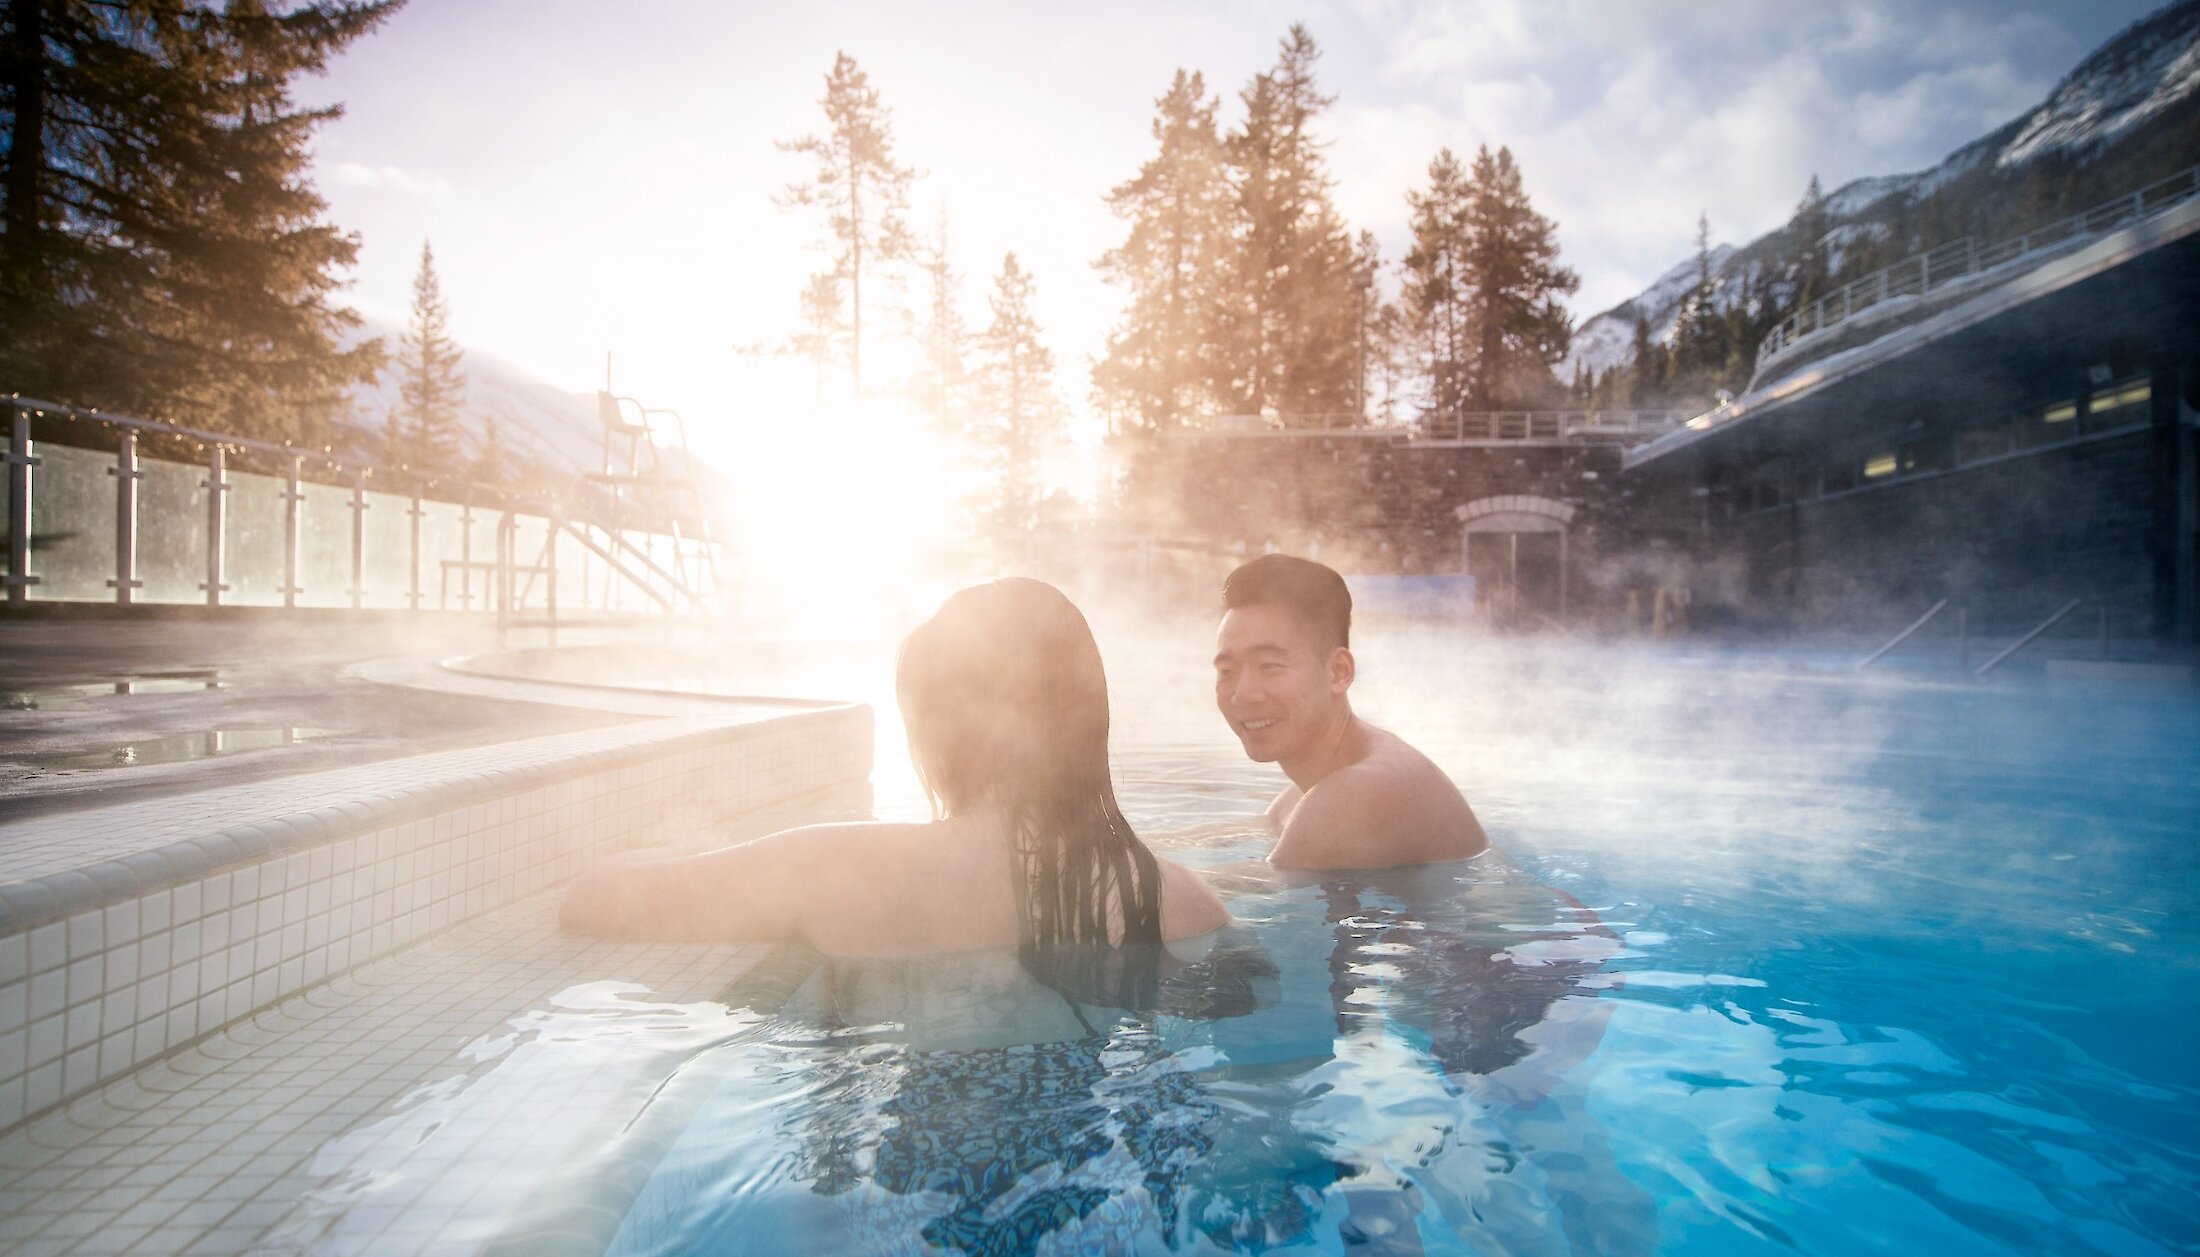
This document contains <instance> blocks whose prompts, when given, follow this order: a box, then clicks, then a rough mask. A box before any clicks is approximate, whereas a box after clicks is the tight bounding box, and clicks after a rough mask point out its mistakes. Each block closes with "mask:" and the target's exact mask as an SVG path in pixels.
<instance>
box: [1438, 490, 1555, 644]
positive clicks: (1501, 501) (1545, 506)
mask: <svg viewBox="0 0 2200 1257" xmlns="http://www.w3.org/2000/svg"><path fill="white" fill-rule="evenodd" d="M1574 509H1575V508H1574V507H1572V506H1570V505H1568V504H1566V503H1564V502H1560V501H1558V500H1557V499H1555V498H1546V497H1538V496H1536V495H1534V494H1532V493H1508V494H1501V495H1499V496H1497V497H1488V498H1480V499H1477V500H1475V501H1472V502H1469V503H1467V504H1466V505H1464V506H1462V507H1460V508H1459V509H1458V512H1457V514H1458V517H1459V524H1460V533H1459V566H1460V568H1461V569H1462V570H1464V571H1465V572H1467V573H1468V574H1470V575H1471V574H1473V573H1474V571H1475V557H1476V556H1475V551H1476V545H1475V538H1476V536H1477V535H1478V534H1479V535H1480V536H1481V537H1483V538H1484V540H1483V542H1482V546H1483V547H1484V550H1483V560H1484V565H1485V566H1488V564H1489V561H1490V558H1491V556H1490V554H1489V551H1488V549H1487V548H1488V547H1491V546H1495V547H1498V548H1499V549H1498V560H1497V561H1498V564H1499V567H1498V571H1499V572H1500V573H1501V574H1502V577H1503V581H1504V585H1503V587H1504V588H1505V589H1506V590H1507V597H1508V598H1510V599H1511V600H1513V602H1514V603H1515V604H1517V602H1518V600H1519V597H1520V588H1521V581H1520V572H1521V566H1520V560H1521V538H1522V537H1531V538H1534V539H1535V540H1534V541H1533V542H1531V543H1530V546H1531V549H1532V548H1535V547H1536V546H1537V544H1538V543H1540V542H1541V541H1542V540H1543V538H1545V537H1554V535H1555V537H1554V539H1555V541H1556V543H1557V551H1558V555H1557V558H1558V571H1557V592H1558V598H1557V607H1556V610H1557V612H1558V620H1559V621H1560V622H1561V623H1563V622H1564V621H1565V619H1566V532H1567V529H1568V528H1570V527H1571V526H1572V524H1573V520H1574ZM1479 597H1480V595H1479V593H1478V594H1477V598H1478V599H1479Z"/></svg>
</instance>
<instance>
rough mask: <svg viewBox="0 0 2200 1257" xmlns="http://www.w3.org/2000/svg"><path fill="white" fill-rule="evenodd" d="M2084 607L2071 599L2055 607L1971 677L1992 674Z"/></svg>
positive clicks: (2104, 637) (2104, 645) (2104, 628)
mask: <svg viewBox="0 0 2200 1257" xmlns="http://www.w3.org/2000/svg"><path fill="white" fill-rule="evenodd" d="M2084 605H2085V599H2083V598H2072V599H2071V600H2070V601H2068V602H2066V603H2064V604H2062V606H2060V607H2057V608H2056V609H2055V614H2053V615H2051V616H2048V617H2047V618H2046V619H2044V620H2042V621H2040V622H2039V624H2038V625H2037V626H2036V627H2035V628H2033V630H2032V631H2031V632H2029V633H2026V634H2025V635H2024V636H2022V637H2020V638H2018V639H2017V640H2015V641H2013V642H2011V643H2010V644H2009V645H2008V646H2007V647H2006V648H2004V649H2003V650H2002V651H2001V653H1999V654H1997V655H1995V656H1994V657H1993V658H1991V659H1989V660H1987V661H1986V662H1985V663H1982V664H1980V665H1979V666H1978V667H1977V668H1975V669H1973V670H1972V672H1971V675H1972V676H1975V677H1982V676H1985V675H1986V674H1987V673H1989V672H1992V671H1993V670H1994V669H1995V668H1998V667H2000V666H2001V664H2002V661H2003V660H2005V659H2007V658H2009V657H2010V656H2011V655H2014V654H2016V653H2017V652H2018V651H2020V650H2023V649H2024V648H2025V647H2027V646H2029V645H2031V644H2032V643H2033V642H2034V641H2036V640H2038V638H2039V636H2040V634H2042V633H2045V632H2046V631H2047V630H2049V629H2051V628H2053V627H2055V626H2056V625H2058V624H2060V623H2062V622H2063V617H2065V616H2067V615H2069V614H2070V613H2071V612H2073V611H2075V610H2077V609H2078V608H2079V607H2082V606H2084ZM2101 653H2102V654H2104V655H2105V654H2107V653H2108V607H2107V605H2106V604H2105V603H2104V604H2103V605H2102V607H2101Z"/></svg>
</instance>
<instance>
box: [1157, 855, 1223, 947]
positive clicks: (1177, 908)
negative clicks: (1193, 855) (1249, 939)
mask: <svg viewBox="0 0 2200 1257" xmlns="http://www.w3.org/2000/svg"><path fill="white" fill-rule="evenodd" d="M1155 862H1156V863H1157V864H1158V865H1159V866H1160V869H1161V937H1162V938H1164V939H1169V940H1172V941H1173V940H1175V939H1180V938H1190V937H1192V936H1194V935H1197V934H1205V933H1206V932H1207V931H1209V930H1218V929H1221V928H1222V927H1223V926H1224V925H1226V924H1228V923H1229V920H1230V910H1229V909H1228V908H1225V907H1223V906H1222V897H1221V896H1220V895H1217V894H1216V893H1215V889H1214V887H1212V886H1209V885H1208V884H1207V883H1206V881H1205V880H1203V879H1202V878H1201V877H1200V876H1199V875H1198V874H1197V873H1194V872H1192V871H1191V870H1190V869H1188V868H1185V867H1184V866H1183V865H1181V864H1178V863H1177V862H1176V861H1174V860H1170V859H1164V858H1161V857H1156V858H1155Z"/></svg>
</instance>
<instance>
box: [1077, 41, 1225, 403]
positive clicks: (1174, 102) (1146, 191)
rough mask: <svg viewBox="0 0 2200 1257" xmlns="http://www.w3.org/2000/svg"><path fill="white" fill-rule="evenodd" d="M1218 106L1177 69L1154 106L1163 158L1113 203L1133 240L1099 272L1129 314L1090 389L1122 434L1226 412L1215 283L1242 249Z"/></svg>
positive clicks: (1114, 195)
mask: <svg viewBox="0 0 2200 1257" xmlns="http://www.w3.org/2000/svg"><path fill="white" fill-rule="evenodd" d="M1218 104H1219V102H1218V101H1217V100H1216V99H1215V98H1213V97H1211V96H1209V95H1208V94H1207V85H1206V80H1205V79H1204V78H1202V77H1201V76H1200V75H1199V74H1198V73H1197V72H1191V73H1187V72H1186V71H1183V70H1178V71H1177V72H1176V78H1175V79H1174V80H1173V81H1172V82H1171V83H1170V84H1169V90H1168V91H1167V92H1166V93H1164V94H1163V95H1162V96H1161V98H1160V99H1159V100H1157V101H1156V102H1155V110H1154V119H1153V125H1152V133H1153V138H1154V141H1155V143H1156V145H1157V151H1156V152H1155V153H1154V155H1153V156H1152V157H1151V158H1149V159H1147V161H1146V163H1145V164H1144V165H1143V166H1141V167H1139V170H1138V174H1137V175H1136V176H1135V177H1133V178H1131V179H1129V180H1127V181H1125V182H1123V183H1120V184H1117V185H1116V186H1115V187H1114V188H1113V189H1111V190H1110V191H1109V192H1108V208H1109V209H1110V210H1113V211H1114V212H1115V215H1116V216H1117V217H1118V218H1121V219H1124V220H1125V221H1127V222H1128V223H1129V224H1130V231H1129V234H1128V235H1127V236H1126V237H1125V238H1124V241H1123V243H1122V244H1120V245H1117V246H1116V247H1115V248H1113V249H1110V250H1108V252H1107V253H1105V254H1103V255H1102V256H1101V258H1100V260H1099V262H1098V263H1096V266H1097V267H1098V269H1099V271H1100V273H1101V274H1102V275H1103V276H1105V277H1106V278H1108V279H1109V280H1111V281H1113V282H1115V283H1117V284H1120V285H1122V286H1123V287H1124V288H1126V289H1128V290H1129V292H1130V305H1129V307H1128V309H1126V310H1125V311H1124V315H1123V320H1122V322H1121V323H1120V324H1118V325H1117V327H1116V329H1115V330H1114V331H1113V332H1111V333H1109V336H1108V343H1107V351H1106V353H1105V354H1104V355H1103V356H1102V357H1101V359H1100V360H1099V361H1098V362H1097V363H1095V364H1094V365H1093V370H1092V379H1093V390H1094V393H1095V394H1096V396H1097V398H1098V400H1099V403H1100V405H1101V408H1102V409H1103V410H1104V411H1105V412H1106V413H1107V414H1108V415H1109V417H1110V419H1111V421H1112V422H1114V423H1115V424H1116V425H1117V426H1119V427H1120V426H1132V427H1141V428H1148V429H1157V430H1158V429H1163V428H1174V427H1183V426H1187V425H1189V424H1192V423H1195V422H1196V421H1197V420H1198V419H1200V418H1202V417H1204V416H1207V415H1211V414H1214V413H1216V412H1217V411H1219V410H1220V409H1222V408H1223V406H1224V405H1225V404H1226V403H1225V397H1224V393H1223V390H1222V389H1221V388H1220V387H1219V386H1218V380H1217V370H1218V366H1217V362H1216V354H1215V348H1216V339H1217V335H1218V327H1219V318H1218V312H1219V311H1220V309H1221V306H1222V301H1223V298H1222V295H1221V293H1220V292H1218V281H1220V280H1222V279H1223V278H1224V277H1225V276H1227V275H1228V273H1229V271H1230V269H1231V267H1232V265H1233V261H1232V255H1233V252H1234V245H1233V242H1232V240H1231V239H1230V225H1231V212H1232V205H1231V192H1230V187H1229V183H1228V181H1227V179H1226V176H1225V171H1224V167H1223V151H1222V139H1221V136H1220V135H1219V134H1218V132H1217V130H1216V126H1215V110H1216V108H1217V106H1218Z"/></svg>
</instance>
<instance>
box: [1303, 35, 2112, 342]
mask: <svg viewBox="0 0 2200 1257" xmlns="http://www.w3.org/2000/svg"><path fill="white" fill-rule="evenodd" d="M1356 12H1357V13H1358V15H1359V16H1360V17H1361V18H1362V19H1363V20H1365V21H1367V22H1368V24H1369V25H1370V26H1372V27H1373V28H1375V30H1376V31H1377V32H1379V34H1380V37H1381V39H1382V41H1383V42H1382V52H1381V54H1380V57H1379V60H1378V62H1377V64H1376V65H1375V66H1374V67H1373V74H1374V78H1375V80H1376V82H1377V84H1379V85H1380V90H1381V94H1382V95H1383V96H1384V97H1385V98H1386V99H1385V100H1383V101H1382V102H1381V103H1379V104H1374V105H1369V106H1365V107H1362V108H1359V109H1356V110H1353V111H1351V112H1350V113H1347V114H1345V115H1344V116H1343V117H1342V118H1341V119H1340V128H1339V129H1340V131H1342V132H1344V133H1345V134H1346V136H1347V138H1348V139H1349V138H1350V137H1352V136H1367V137H1374V136H1381V135H1390V136H1394V137H1396V138H1395V140H1394V141H1393V143H1401V144H1407V145H1412V146H1415V148H1416V151H1412V152H1409V153H1406V154H1401V155H1398V157H1397V160H1394V161H1389V162H1386V163H1383V166H1384V169H1383V170H1382V171H1381V172H1380V174H1378V171H1377V170H1376V169H1375V167H1376V165H1377V163H1375V162H1373V161H1368V160H1359V161H1357V162H1356V163H1355V167H1354V168H1353V169H1352V170H1351V171H1349V172H1346V173H1349V174H1350V175H1352V176H1354V177H1359V176H1362V175H1363V174H1364V175H1365V176H1367V177H1383V178H1387V179H1389V180H1391V181H1392V182H1391V183H1390V186H1391V187H1392V188H1395V189H1397V190H1398V191H1397V193H1396V194H1395V195H1396V196H1397V197H1398V199H1400V201H1401V204H1402V191H1403V189H1404V188H1405V187H1410V186H1416V185H1418V183H1419V182H1420V181H1421V178H1422V177H1423V176H1422V173H1421V172H1422V170H1423V169H1424V168H1425V167H1426V164H1427V161H1428V158H1429V156H1430V155H1431V154H1433V153H1434V151H1435V149H1436V147H1437V146H1438V145H1441V144H1449V145H1451V146H1452V147H1453V148H1454V149H1459V150H1467V151H1471V150H1472V149H1473V148H1474V147H1475V146H1476V145H1477V144H1480V143H1489V144H1491V145H1492V146H1495V145H1497V144H1500V143H1502V144H1507V145H1509V146H1510V147H1511V148H1512V149H1513V151H1514V153H1515V154H1516V155H1517V156H1518V157H1519V158H1520V161H1521V164H1522V168H1523V171H1524V173H1525V176H1526V179H1527V182H1528V186H1529V191H1530V193H1531V195H1533V196H1534V197H1535V198H1536V200H1537V202H1538V205H1539V208H1541V209H1542V210H1543V211H1544V212H1545V213H1547V214H1549V215H1551V216H1552V217H1554V218H1557V219H1558V220H1559V222H1560V240H1561V243H1562V245H1563V246H1564V247H1565V248H1566V250H1567V252H1568V261H1569V262H1570V263H1571V264H1572V265H1573V266H1574V267H1575V268H1576V269H1577V270H1580V271H1581V272H1582V277H1583V281H1584V282H1583V288H1582V292H1581V295H1580V301H1579V307H1580V310H1581V312H1582V313H1583V314H1588V313H1593V312H1595V311H1596V310H1599V309H1602V308H1604V307H1605V306H1606V305H1609V304H1610V303H1611V302H1613V301H1617V300H1619V299H1621V298H1624V297H1626V296H1630V295H1632V294H1633V293H1634V292H1635V291H1637V290H1638V289H1639V288H1640V287H1641V286H1643V285H1644V284H1646V283H1647V282H1648V281H1649V280H1651V279H1652V278H1654V277H1655V276H1656V275H1658V274H1659V273H1661V272H1663V271H1664V270H1665V269H1666V268H1668V267H1669V266H1671V265H1672V264H1673V263H1674V262H1676V261H1678V260H1680V259H1681V258H1682V257H1683V256H1685V254H1686V253H1687V251H1688V250H1689V249H1690V248H1691V247H1692V237H1693V235H1694V231H1695V224H1696V216H1697V214H1698V213H1704V214H1706V215H1707V216H1708V217H1709V219H1710V221H1711V227H1712V233H1713V236H1714V238H1715V239H1725V240H1731V241H1735V242H1739V241H1743V240H1747V239H1750V238H1753V237H1755V236H1756V235H1758V234H1759V233H1761V232H1764V231H1767V230H1770V229H1771V228H1773V227H1776V226H1777V225H1779V224H1780V223H1781V222H1782V221H1784V220H1785V219H1786V217H1787V216H1788V214H1789V213H1790V212H1791V211H1792V209H1793V207H1794V205H1795V202H1796V201H1797V199H1798V198H1799V197H1800V195H1801V192H1802V190H1803V186H1804V184H1805V183H1807V182H1808V181H1809V179H1810V177H1811V176H1812V175H1813V174H1817V175H1819V176H1821V177H1822V178H1823V179H1824V181H1825V183H1826V186H1827V187H1828V188H1829V189H1830V188H1832V187H1835V186H1837V185H1839V184H1840V183H1843V182H1846V181H1847V180H1849V179H1852V178H1856V177H1859V176H1863V175H1876V174H1892V173H1896V172H1900V171H1908V170H1913V169H1919V168H1922V167H1926V166H1930V165H1932V164H1934V163H1936V162H1938V161H1939V160H1940V159H1941V158H1942V157H1943V156H1944V155H1946V153H1948V152H1949V151H1950V150H1952V149H1954V148H1956V147H1957V146H1959V145H1961V144H1963V143H1966V142H1968V141H1969V140H1971V139H1974V138H1976V137H1977V136H1979V135H1981V134H1983V133H1985V132H1986V131H1988V130H1990V129H1992V128H1993V127H1994V126H1996V125H1999V124H2000V123H2002V122H2004V121H2006V120H2008V119H2009V118H2011V117H2014V116H2016V115H2017V114H2018V113H2020V112H2022V111H2023V110H2024V109H2025V108H2027V107H2029V106H2030V105H2032V104H2033V103H2034V102H2036V101H2037V100H2038V99H2039V98H2040V97H2041V96H2043V95H2044V94H2045V92H2046V91H2047V90H2048V88H2049V87H2050V86H2051V85H2052V84H2053V82H2054V81H2055V79H2056V78H2057V77H2058V76H2059V75H2060V74H2061V73H2062V72H2063V71H2065V70H2067V69H2068V63H2067V62H2066V61H2063V60H2060V59H2059V58H2061V57H2063V56H2066V55H2068V48H2067V45H2068V43H2069V40H2068V37H2067V36H2066V35H2064V33H2063V32H2062V31H2061V30H2060V29H2059V28H2058V27H2057V26H2056V25H2055V24H2054V23H2052V22H2049V21H2048V20H2046V19H2045V18H2043V17H2040V16H2039V15H2036V14H2029V13H2024V12H2011V11H2010V10H2009V9H2008V8H2007V7H2005V6H2003V5H2000V4H1987V3H1980V2H1978V0H1971V2H1968V3H1965V2H1957V3H1946V2H1940V0H1875V2H1871V3H1856V4H1846V5H1835V6H1797V5H1785V4H1781V5H1751V6H1743V5H1728V4H1720V5H1703V4H1700V3H1693V2H1692V0H1636V2H1634V3H1627V4H1612V3H1605V2H1603V0H1454V2H1452V3H1436V4H1424V5H1396V6H1393V5H1388V4H1377V3H1362V4H1359V5H1357V6H1356ZM2050 36H2052V37H2053V38H2050ZM2072 59H2074V58H2072ZM1342 147H1343V146H1342V145H1340V149H1341V148H1342ZM1399 170H1410V171H1411V174H1410V176H1408V178H1407V179H1406V181H1405V182H1404V183H1398V182H1396V180H1397V178H1398V171H1399ZM1387 217H1388V218H1390V219H1393V220H1395V219H1398V218H1400V217H1402V215H1401V214H1400V213H1396V212H1394V213H1392V214H1390V215H1388V216H1387Z"/></svg>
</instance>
